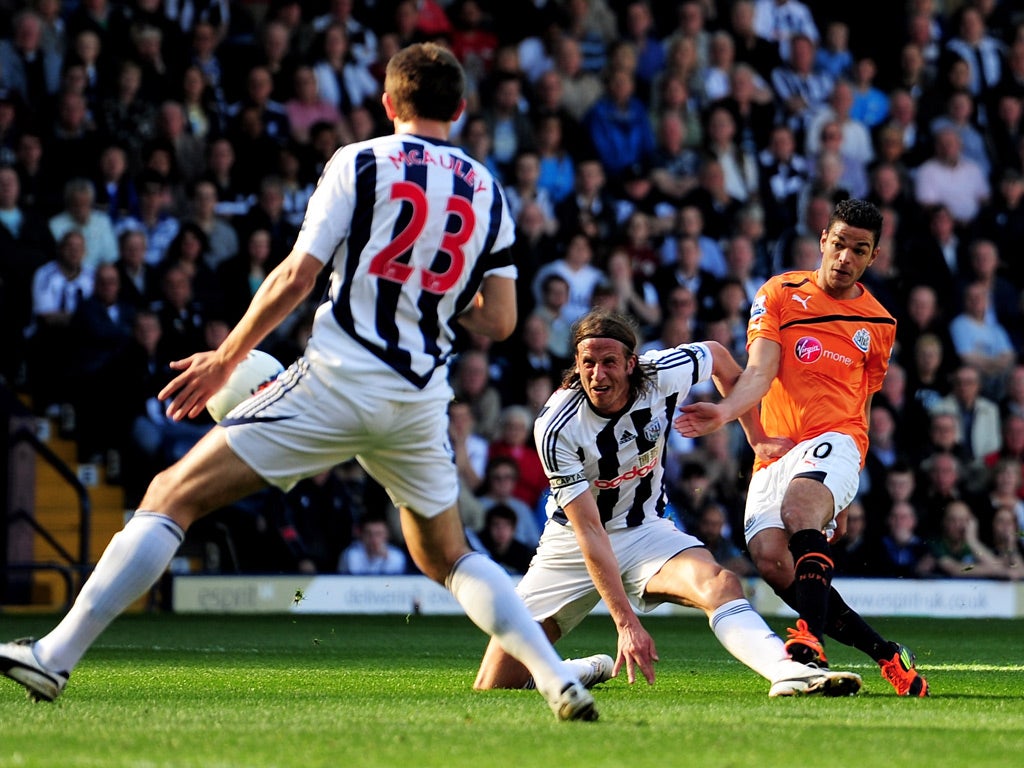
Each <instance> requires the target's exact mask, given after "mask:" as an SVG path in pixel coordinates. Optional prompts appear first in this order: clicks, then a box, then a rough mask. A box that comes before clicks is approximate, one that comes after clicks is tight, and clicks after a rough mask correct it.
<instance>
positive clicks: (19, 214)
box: [0, 0, 1024, 579]
mask: <svg viewBox="0 0 1024 768" xmlns="http://www.w3.org/2000/svg"><path fill="white" fill-rule="evenodd" d="M878 5H879V6H882V7H879V8H877V9H876V12H873V13H871V14H865V13H863V12H862V9H858V8H851V7H849V5H848V4H837V3H830V2H825V1H824V0H818V1H817V2H808V3H807V4H804V3H802V2H798V1H797V0H734V1H729V0H663V1H657V2H655V1H654V0H546V1H545V0H523V1H522V2H507V1H505V0H501V1H499V0H450V2H445V0H372V1H371V0H364V1H363V2H356V1H355V0H321V1H320V2H303V3H299V2H288V1H287V0H271V1H270V2H266V3H260V2H240V3H239V2H236V3H228V2H224V1H223V0H206V1H203V0H198V1H196V2H191V1H188V0H166V1H163V0H135V1H134V2H107V1H106V0H81V2H70V1H63V2H62V0H36V1H35V2H30V3H17V2H15V3H9V2H8V3H4V2H0V7H3V8H4V10H5V13H4V14H3V17H2V18H3V21H0V333H2V337H3V339H4V348H5V354H4V355H3V357H2V358H0V378H2V381H3V382H4V383H5V385H6V386H8V387H10V388H12V389H14V390H16V391H18V392H20V393H23V394H25V395H28V396H29V397H30V398H31V402H32V404H33V407H34V409H35V410H36V411H37V412H38V413H39V414H40V415H43V414H46V415H50V416H52V417H55V418H56V419H57V420H58V423H59V425H60V428H61V430H62V432H64V434H66V435H67V436H70V437H74V438H75V439H76V441H77V444H78V447H79V458H80V459H81V460H83V461H99V462H103V463H105V464H106V468H107V473H108V476H109V477H113V478H117V479H118V481H119V482H121V483H122V484H123V485H124V487H125V489H126V492H127V494H128V499H129V503H131V502H132V501H133V500H136V501H137V498H138V494H139V493H140V492H141V490H142V489H143V488H145V486H146V484H147V482H148V480H149V479H150V478H151V477H152V475H153V474H154V473H155V472H156V471H157V470H159V469H160V468H162V467H164V466H167V465H168V464H169V463H171V462H173V461H174V460H176V459H177V458H179V457H180V456H181V455H183V453H184V452H185V451H186V450H187V449H188V447H189V446H191V445H192V444H193V443H194V442H195V440H196V439H197V438H198V436H199V435H201V434H203V433H204V432H205V431H206V430H208V429H210V428H211V426H212V423H211V422H209V421H207V422H199V421H197V422H191V423H178V422H174V421H171V420H170V419H168V418H167V417H166V416H165V414H164V413H163V409H162V407H161V405H160V404H159V403H158V402H157V401H156V399H155V394H156V392H158V391H159V390H160V388H161V387H162V386H163V384H164V383H166V382H167V381H168V380H169V378H170V377H171V370H170V368H169V365H168V364H169V362H170V361H171V360H176V359H181V358H183V357H187V356H188V355H189V354H191V353H192V352H195V351H199V350H203V349H210V348H214V347H215V346H216V345H217V344H218V343H219V342H220V340H221V339H223V337H224V335H225V334H226V332H227V330H228V329H230V327H231V326H232V324H233V323H234V322H235V321H237V320H238V318H239V317H240V316H241V314H242V313H243V312H244V310H245V308H246V307H247V306H248V303H249V300H250V299H251V297H252V295H253V293H254V292H255V290H256V289H257V288H258V286H259V285H260V283H261V281H262V280H263V278H264V277H265V275H266V274H267V272H268V271H269V270H270V269H272V268H273V266H274V265H276V264H277V263H278V262H279V261H280V260H281V259H283V258H284V256H285V255H286V254H287V253H288V251H289V250H290V248H291V245H292V243H293V241H294V239H295V236H296V234H297V232H298V229H299V227H300V226H301V223H302V219H303V213H304V210H305V204H306V201H307V200H308V199H309V196H310V194H311V192H312V190H313V188H314V186H315V185H316V183H317V179H318V178H319V175H320V173H321V171H322V170H323V168H324V167H325V165H326V163H328V162H329V161H330V158H331V156H332V155H333V153H334V152H335V150H336V149H338V148H339V147H340V146H343V145H346V144H348V143H351V142H355V141H360V140H362V139H366V138H370V137H372V136H375V135H379V134H381V133H383V132H390V127H389V126H388V125H387V122H386V120H385V116H384V114H383V110H382V108H381V105H380V94H381V90H382V79H383V71H384V66H385V64H386V62H387V60H388V58H389V56H390V55H392V54H393V53H394V52H395V51H397V50H399V49H400V48H401V47H402V46H404V45H406V44H408V43H410V42H413V41H422V40H434V41H438V42H441V43H443V44H444V45H446V46H448V47H450V48H451V50H452V51H453V52H454V53H455V54H456V55H457V56H458V58H459V59H460V61H461V62H462V63H463V65H464V67H465V69H466V72H467V75H468V80H469V89H468V93H467V99H468V109H467V110H466V112H465V113H464V116H463V117H461V118H460V119H459V121H458V122H457V123H456V125H455V126H454V129H453V138H454V140H455V141H456V142H457V143H459V144H461V145H462V146H463V147H464V148H465V150H466V151H467V152H468V153H469V154H470V155H472V156H473V157H475V158H477V159H479V160H481V161H484V162H486V164H487V165H488V167H489V168H490V169H491V170H492V171H493V172H494V173H495V174H496V175H497V176H498V177H499V178H500V179H501V180H502V182H503V184H504V186H505V191H506V197H507V203H508V205H509V207H510V210H511V211H512V212H513V213H514V215H515V218H516V221H517V225H518V226H517V241H516V244H515V246H514V249H515V252H516V263H517V265H518V268H519V283H518V286H519V325H518V328H517V331H516V333H515V334H514V335H513V336H512V338H511V339H509V340H508V341H506V342H502V343H499V344H490V343H488V342H487V341H486V340H484V339H482V338H477V337H472V336H466V337H465V338H463V339H462V344H461V350H462V351H461V352H460V353H459V355H458V356H457V357H456V358H455V359H454V360H453V362H452V366H451V380H452V385H453V388H454V390H455V393H456V397H457V399H456V400H455V401H454V402H453V404H452V406H451V409H450V416H451V439H452V447H453V450H454V457H455V462H456V464H457V467H458V470H459V475H460V478H461V480H462V493H461V499H460V504H461V509H462V514H463V519H464V521H465V523H466V526H467V529H468V530H469V531H470V532H471V539H472V540H473V542H474V544H475V545H476V546H478V547H479V548H481V549H484V550H486V551H488V552H490V553H491V554H492V556H493V557H494V558H495V559H496V560H498V561H499V562H502V563H503V564H504V565H505V566H506V567H507V568H508V569H509V570H510V571H513V572H522V570H523V569H524V568H525V565H526V563H528V562H529V557H530V554H531V552H532V550H533V548H534V547H535V546H536V543H537V539H538V537H539V532H540V529H541V528H542V527H543V522H544V520H543V517H544V516H543V511H542V509H543V498H544V494H545V478H544V473H543V471H542V469H541V466H540V462H539V459H538V457H537V455H536V453H535V451H534V449H533V445H532V440H533V437H532V425H533V420H534V417H535V415H536V414H537V411H538V410H539V408H540V406H541V405H542V404H543V403H544V402H545V400H546V399H547V397H548V396H549V395H550V394H551V392H552V391H553V390H554V389H555V388H557V386H558V384H559V382H560V381H561V377H562V372H563V371H564V369H565V368H566V367H567V366H569V365H570V364H571V358H572V350H571V349H570V346H569V338H570V336H569V328H570V326H571V324H572V322H573V321H574V320H575V319H577V318H578V317H580V316H581V315H582V314H583V313H584V312H586V311H587V309H589V308H590V307H591V306H595V305H601V306H607V307H612V308H618V309H620V310H623V311H626V312H628V313H629V314H631V315H632V316H634V317H635V318H636V320H637V322H638V324H639V326H640V329H641V331H642V334H643V337H644V339H645V345H646V346H647V347H648V348H663V347H668V346H674V345H677V344H680V343H685V342H688V341H698V340H702V339H714V340H716V341H719V342H721V343H722V344H723V345H724V346H726V347H727V348H728V349H730V350H731V351H732V353H733V355H734V356H735V357H736V358H737V360H739V361H741V362H742V361H743V359H744V357H745V343H746V321H747V317H748V314H749V307H750V303H751V301H752V299H753V296H754V293H755V292H756V290H757V288H758V287H759V286H760V284H761V282H762V281H763V280H764V279H765V278H767V277H769V276H771V275H774V274H778V273H780V272H782V271H785V270H788V269H813V268H815V266H816V265H817V260H818V258H819V250H818V240H819V237H820V233H821V232H822V230H823V229H824V228H825V225H826V222H827V221H828V217H829V214H830V212H831V210H832V206H833V205H835V203H836V202H838V201H839V200H841V199H844V198H846V197H861V198H866V199H868V200H870V201H871V202H873V203H875V204H876V205H877V206H878V207H879V208H880V209H881V210H882V212H883V214H884V219H885V229H884V232H883V237H882V240H881V242H880V243H879V245H880V248H881V250H880V255H879V257H878V258H877V260H876V261H875V263H874V264H873V265H872V267H871V268H870V269H869V272H868V273H867V274H866V276H865V280H866V285H867V287H868V288H869V289H870V290H871V291H872V293H873V294H874V295H875V296H876V297H877V298H878V299H879V300H880V301H881V302H882V303H883V304H884V305H885V306H886V308H887V309H888V310H889V311H890V312H891V313H892V314H893V315H894V316H895V317H896V318H897V320H898V330H897V345H896V347H895V348H894V350H893V353H892V360H891V363H890V367H889V373H888V376H887V378H886V381H885V384H884V387H883V389H882V391H881V392H880V393H879V394H877V395H876V396H875V398H874V400H873V403H872V406H871V411H870V417H869V425H870V435H871V448H870V454H869V457H868V460H867V465H866V467H865V468H864V471H863V473H862V482H861V489H860V494H859V496H858V501H857V502H855V503H854V504H853V505H852V506H851V508H850V510H849V512H848V521H849V531H848V533H847V535H846V536H845V538H844V539H843V540H842V541H841V542H839V543H838V545H837V546H836V551H837V557H838V562H837V573H840V574H845V575H865V576H906V577H928V576H949V577H958V576H968V577H982V576H984V577H993V578H1004V579H1019V578H1021V576H1022V575H1024V546H1022V539H1021V530H1022V529H1024V357H1022V350H1024V256H1022V255H1021V251H1020V248H1021V243H1022V242H1024V10H1021V8H1020V6H1019V4H1017V3H1014V2H1010V1H1009V0H1002V1H1000V0H963V1H957V0H944V1H943V0H906V2H894V3H884V4H878ZM872 7H874V6H872ZM320 293H322V292H320ZM313 309H314V307H312V306H309V307H304V308H303V309H302V311H299V312H297V313H295V315H294V316H293V317H292V318H290V320H289V322H287V323H286V324H285V326H284V329H283V331H282V332H281V333H278V334H277V335H275V336H274V337H273V338H272V339H271V340H270V341H269V342H268V344H267V345H266V349H267V351H269V352H271V353H272V354H274V355H276V356H277V357H278V358H279V359H280V360H281V361H282V362H283V363H285V364H286V365H287V364H288V363H290V362H291V361H292V360H294V359H295V358H296V356H297V355H298V354H300V353H301V350H302V348H303V345H304V342H305V339H306V337H307V335H308V332H309V327H310V322H311V313H312V310H313ZM692 396H695V397H712V396H713V392H712V391H711V390H708V389H704V390H701V389H698V390H697V391H696V392H694V393H692ZM733 426H734V428H732V429H728V430H722V431H720V432H718V433H714V434H712V435H708V436H707V437H704V438H699V439H697V440H686V439H683V438H681V437H680V436H679V435H674V436H673V438H672V440H671V442H670V446H669V453H668V455H667V456H666V457H665V460H666V463H667V467H668V470H669V471H668V473H667V474H668V477H670V478H671V479H670V483H669V488H668V492H669V500H670V507H669V508H670V513H671V514H672V515H673V518H674V519H675V521H676V522H677V524H678V525H679V526H681V527H683V528H685V529H686V530H688V531H690V532H694V533H698V532H699V533H698V535H701V536H702V538H704V537H706V538H707V539H708V540H709V541H711V542H715V544H714V549H715V554H716V556H718V557H719V559H720V560H721V561H722V562H728V564H729V565H730V567H732V568H733V569H734V570H736V571H737V572H739V573H741V574H742V573H744V572H749V563H747V562H745V561H744V558H743V553H742V552H741V551H740V550H739V547H737V544H739V543H740V542H741V541H742V535H741V531H740V530H739V527H740V525H741V520H742V502H743V496H744V489H745V487H746V482H747V480H748V478H749V466H750V464H751V458H752V457H751V454H750V452H749V449H748V448H747V446H746V444H745V441H744V439H743V435H742V432H741V431H740V430H738V428H735V425H733ZM382 520H383V521H385V522H389V523H390V525H389V526H387V527H388V528H389V529H390V535H391V536H392V538H393V539H394V540H393V541H392V543H391V545H390V547H391V548H390V549H388V548H387V547H388V545H387V543H386V537H383V536H381V535H380V533H381V528H382V526H380V522H381V521H382ZM394 521H395V516H394V511H393V510H391V509H390V508H389V502H388V500H387V497H386V495H385V494H384V493H383V492H382V491H381V489H380V488H379V487H374V485H373V484H371V483H368V482H367V480H366V478H365V476H364V475H363V474H362V473H361V471H360V470H359V468H358V466H356V465H346V466H343V467H338V468H336V470H335V471H333V472H330V473H326V474H325V475H321V476H318V477H315V478H311V479H309V480H307V481H304V482H303V483H300V485H299V486H298V487H297V488H296V489H294V490H293V491H292V492H290V493H289V494H286V495H282V494H280V493H277V492H274V491H267V492H265V493H263V494H260V495H259V496H257V497H250V498H249V499H247V500H246V501H245V502H244V503H242V504H239V505H236V506H235V507H233V508H231V509H227V510H224V511H223V513H222V514H220V515H218V516H217V518H216V520H215V521H213V522H210V523H209V524H207V523H206V521H204V523H201V524H200V525H197V526H195V528H194V529H193V530H192V531H190V533H189V537H190V539H191V538H195V539H204V538H206V539H210V540H216V539H217V537H218V536H220V535H221V533H219V532H222V531H223V530H228V531H229V532H230V536H231V538H232V541H233V543H234V545H235V546H233V547H227V548H226V549H227V550H229V551H230V552H231V553H232V559H233V562H230V563H227V564H222V567H225V568H234V569H238V570H250V571H265V570H292V569H301V570H304V571H307V572H334V571H337V570H339V568H342V569H344V570H347V571H353V570H359V568H358V566H356V565H354V564H357V563H364V564H365V566H364V567H365V569H368V570H371V571H373V572H387V571H386V570H385V569H389V568H390V569H401V568H406V569H408V568H411V567H412V566H411V565H409V564H408V562H409V561H408V559H407V558H405V557H404V556H403V557H402V558H399V557H398V555H402V554H403V553H402V552H401V551H400V549H401V544H402V542H401V540H400V536H399V535H398V529H397V526H396V525H394ZM371 529H372V531H371ZM350 546H351V547H354V548H355V549H349V547H350ZM360 547H363V549H359V548H360ZM396 550H398V551H397V554H396ZM343 553H344V554H343ZM345 564H347V565H345ZM208 565H209V564H208Z"/></svg>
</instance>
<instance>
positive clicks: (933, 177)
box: [914, 126, 991, 226]
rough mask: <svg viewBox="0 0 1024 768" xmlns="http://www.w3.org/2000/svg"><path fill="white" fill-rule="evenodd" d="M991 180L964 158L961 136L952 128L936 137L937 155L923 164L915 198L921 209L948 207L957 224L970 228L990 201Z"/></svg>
mask: <svg viewBox="0 0 1024 768" xmlns="http://www.w3.org/2000/svg"><path fill="white" fill-rule="evenodd" d="M990 193H991V190H990V188H989V184H988V179H986V178H985V175H984V173H983V171H982V169H981V168H980V167H979V166H978V164H977V163H975V162H974V161H972V160H970V159H968V158H967V157H964V155H963V153H962V148H961V141H960V134H959V133H958V132H957V130H956V129H955V128H953V127H951V126H947V127H944V128H940V129H939V130H938V131H937V132H936V134H935V154H934V156H933V157H932V158H931V159H930V160H926V161H925V162H924V163H922V164H921V167H920V168H919V169H918V171H917V178H916V180H915V193H914V196H915V198H916V199H917V202H918V203H920V204H921V205H926V206H927V205H940V204H941V205H944V206H946V207H947V208H948V209H949V212H950V214H951V215H952V216H953V220H954V221H955V222H957V224H958V225H960V226H967V225H969V224H970V223H971V221H973V220H974V217H975V216H977V214H978V211H979V210H980V209H981V206H982V205H984V204H985V203H986V202H987V201H988V198H989V195H990Z"/></svg>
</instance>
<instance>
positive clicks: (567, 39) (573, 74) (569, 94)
mask: <svg viewBox="0 0 1024 768" xmlns="http://www.w3.org/2000/svg"><path fill="white" fill-rule="evenodd" d="M554 66H555V71H556V72H557V73H558V75H559V77H560V78H561V80H562V106H564V107H565V108H566V109H567V110H568V111H569V114H570V115H572V117H573V119H574V120H576V121H578V122H579V121H582V120H583V116H584V115H585V114H586V113H587V112H588V111H589V110H590V108H591V107H592V106H593V105H594V102H596V101H597V100H598V99H599V98H600V97H601V94H602V93H603V92H604V88H603V86H602V85H601V79H600V77H598V76H597V74H595V73H594V72H592V71H589V70H586V69H584V67H583V55H582V53H581V51H580V43H579V41H578V40H576V38H574V37H572V36H571V35H562V36H561V37H560V38H559V40H558V43H557V48H556V50H555V61H554Z"/></svg>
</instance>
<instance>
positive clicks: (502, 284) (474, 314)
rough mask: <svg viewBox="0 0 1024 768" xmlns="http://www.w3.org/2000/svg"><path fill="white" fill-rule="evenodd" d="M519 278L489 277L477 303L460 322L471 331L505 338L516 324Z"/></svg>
mask: <svg viewBox="0 0 1024 768" xmlns="http://www.w3.org/2000/svg"><path fill="white" fill-rule="evenodd" d="M517 317H518V316H517V314H516V281H515V280H513V279H512V278H510V277H495V276H490V277H485V278H484V281H483V284H482V285H481V286H480V290H479V291H478V292H477V294H476V296H474V297H473V303H472V304H470V305H469V308H468V309H466V311H465V312H463V313H462V314H461V315H459V324H460V325H462V326H463V327H464V328H465V329H466V330H467V331H470V332H471V333H479V334H481V335H483V336H486V337H487V338H489V339H494V340H495V341H502V340H504V339H507V338H508V337H509V336H511V335H512V331H514V330H515V328H516V320H517Z"/></svg>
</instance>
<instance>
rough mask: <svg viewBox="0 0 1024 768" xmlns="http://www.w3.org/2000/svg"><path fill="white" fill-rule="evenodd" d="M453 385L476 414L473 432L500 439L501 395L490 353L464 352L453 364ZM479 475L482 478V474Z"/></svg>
mask: <svg viewBox="0 0 1024 768" xmlns="http://www.w3.org/2000/svg"><path fill="white" fill-rule="evenodd" d="M451 385H452V389H453V390H454V392H455V398H456V399H457V400H459V401H461V402H464V403H468V404H469V406H470V409H471V410H472V411H473V426H474V432H476V433H477V434H478V435H481V436H483V437H484V438H485V439H487V440H493V439H494V438H495V437H497V434H498V430H499V422H500V414H501V395H500V394H499V393H498V389H497V387H496V386H494V384H492V383H491V375H490V361H489V360H488V355H487V353H486V352H484V351H482V350H478V349H467V350H466V351H464V352H462V353H461V354H460V355H459V356H458V358H457V359H456V360H455V362H454V363H452V370H451ZM482 469H483V468H482V467H481V470H482ZM480 474H481V477H482V476H483V474H482V471H481V473H480ZM474 490H475V489H474Z"/></svg>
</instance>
